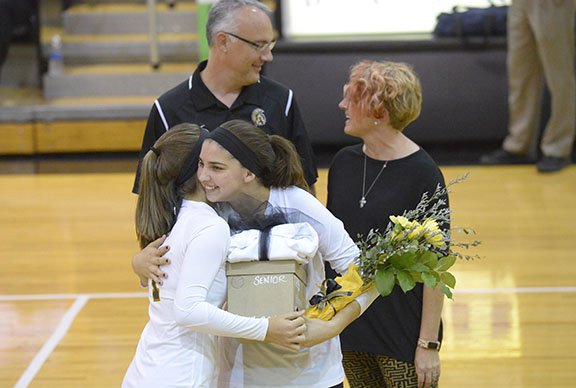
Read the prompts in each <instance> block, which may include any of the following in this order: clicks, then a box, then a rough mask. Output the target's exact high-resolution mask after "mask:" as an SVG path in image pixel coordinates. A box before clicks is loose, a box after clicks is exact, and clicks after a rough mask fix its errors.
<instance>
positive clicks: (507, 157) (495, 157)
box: [480, 148, 534, 164]
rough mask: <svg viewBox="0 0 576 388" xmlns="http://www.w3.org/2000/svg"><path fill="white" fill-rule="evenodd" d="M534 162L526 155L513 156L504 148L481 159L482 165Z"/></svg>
mask: <svg viewBox="0 0 576 388" xmlns="http://www.w3.org/2000/svg"><path fill="white" fill-rule="evenodd" d="M533 162H534V161H533V160H532V159H531V158H529V157H528V156H526V155H519V154H513V153H511V152H508V151H506V150H503V149H502V148H500V149H498V150H496V151H492V152H490V153H488V154H484V155H482V156H481V157H480V163H481V164H525V163H533Z"/></svg>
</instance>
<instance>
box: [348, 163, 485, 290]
mask: <svg viewBox="0 0 576 388" xmlns="http://www.w3.org/2000/svg"><path fill="white" fill-rule="evenodd" d="M467 177H468V174H465V175H464V176H462V177H457V178H456V179H453V180H451V181H450V182H449V183H448V184H447V185H446V186H445V187H441V186H440V185H438V186H437V187H436V190H435V191H434V193H433V194H432V195H431V196H429V195H428V193H424V194H423V195H422V199H421V200H420V202H419V203H418V205H417V206H416V209H413V210H409V211H405V212H404V214H403V215H401V216H391V217H390V221H391V222H390V223H389V224H388V226H387V227H386V230H385V231H384V232H381V231H378V230H372V231H370V233H368V236H366V237H365V238H364V239H363V240H361V241H360V242H359V243H358V245H359V247H360V249H361V253H360V256H358V258H357V259H356V264H357V265H358V271H359V274H360V277H361V278H362V280H363V281H364V284H365V285H369V284H375V285H376V288H377V289H378V292H379V293H380V295H383V296H387V295H389V294H390V293H391V292H392V289H393V288H394V285H395V284H398V285H399V286H400V288H401V289H402V291H404V292H408V291H410V290H411V289H412V288H414V286H415V285H416V283H424V285H426V286H427V287H432V288H434V287H438V288H439V289H440V290H441V291H442V293H444V295H446V296H447V297H448V298H450V299H451V298H452V289H453V288H454V287H455V286H456V278H455V277H454V275H452V274H451V273H450V272H448V270H449V269H450V268H451V267H452V265H454V263H455V262H456V259H457V258H460V259H466V260H470V259H473V258H478V255H474V256H470V255H463V254H462V253H460V252H458V251H457V250H458V249H460V248H464V249H468V248H470V247H475V246H477V245H479V244H480V241H478V240H475V241H473V242H471V243H463V242H457V241H455V240H454V239H453V238H452V233H451V231H450V230H442V226H444V225H449V223H450V214H451V213H452V211H451V210H450V209H449V208H448V207H447V206H446V199H445V198H446V197H447V194H448V193H450V191H449V190H448V188H449V187H450V186H452V185H453V184H456V183H459V182H461V181H463V180H464V179H466V178H467ZM453 229H454V230H455V231H457V232H462V233H465V234H474V233H475V232H474V230H473V229H471V228H460V227H457V226H455V227H454V228H453Z"/></svg>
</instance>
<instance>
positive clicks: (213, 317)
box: [122, 201, 268, 388]
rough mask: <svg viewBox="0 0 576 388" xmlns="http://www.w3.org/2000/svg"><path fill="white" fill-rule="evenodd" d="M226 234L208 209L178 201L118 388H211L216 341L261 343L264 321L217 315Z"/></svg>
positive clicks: (223, 285)
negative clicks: (143, 321)
mask: <svg viewBox="0 0 576 388" xmlns="http://www.w3.org/2000/svg"><path fill="white" fill-rule="evenodd" d="M229 237H230V231H229V228H228V225H227V224H226V222H225V221H224V220H223V219H222V218H220V217H219V216H218V215H217V214H216V212H215V211H214V209H212V208H211V207H210V206H208V205H207V204H205V203H202V202H194V201H184V202H183V204H182V208H181V209H180V212H179V214H178V219H177V222H176V224H175V225H174V228H173V229H172V231H171V232H170V235H169V236H168V238H167V239H166V241H165V243H164V244H165V245H168V246H170V250H169V251H168V253H166V255H165V257H168V258H169V259H170V260H171V264H170V265H167V266H164V267H163V270H164V271H165V272H166V273H167V274H168V278H167V279H166V280H164V284H163V286H159V287H158V288H159V293H160V301H158V302H154V300H153V297H152V286H151V285H150V286H149V299H150V306H149V316H150V321H149V322H148V324H147V325H146V327H145V328H144V330H143V332H142V335H141V337H140V341H139V343H138V348H137V350H136V354H135V356H134V359H133V361H132V363H131V365H130V367H129V368H128V371H127V373H126V376H125V378H124V382H123V384H122V387H126V388H128V387H138V388H142V387H158V386H161V387H214V386H216V381H215V379H216V355H217V340H216V337H215V336H232V337H238V338H245V339H250V340H259V341H261V340H263V339H264V338H265V336H266V331H267V329H268V320H267V319H265V318H249V317H241V316H238V315H234V314H231V313H229V312H227V311H223V310H221V309H220V307H221V306H222V305H223V303H224V301H225V298H226V273H225V267H224V263H225V260H226V254H227V251H228V244H229Z"/></svg>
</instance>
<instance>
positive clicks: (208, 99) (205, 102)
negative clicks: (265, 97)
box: [190, 61, 261, 111]
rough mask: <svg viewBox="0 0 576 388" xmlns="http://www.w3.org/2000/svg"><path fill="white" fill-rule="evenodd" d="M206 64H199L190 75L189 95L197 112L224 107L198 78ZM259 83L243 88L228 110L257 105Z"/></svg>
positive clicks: (203, 62) (204, 62) (206, 62)
mask: <svg viewBox="0 0 576 388" xmlns="http://www.w3.org/2000/svg"><path fill="white" fill-rule="evenodd" d="M207 64H208V61H202V62H200V63H199V64H198V67H197V68H196V70H195V71H194V74H193V75H192V83H191V84H192V88H191V89H190V93H191V95H192V96H193V97H192V103H193V104H194V106H195V107H196V109H197V110H199V111H201V110H204V109H208V108H211V107H216V106H220V107H225V105H224V104H223V103H222V102H221V101H219V100H218V99H217V98H216V97H214V95H213V94H212V92H211V91H210V89H208V87H207V86H206V84H204V81H202V77H200V72H201V71H202V70H204V69H205V68H206V65H207ZM260 82H261V81H258V82H257V83H255V84H252V85H248V86H244V87H243V88H242V91H241V92H240V95H239V96H238V98H237V99H236V101H234V104H232V107H231V108H230V109H234V108H236V107H238V106H242V105H246V104H251V105H258V102H259V101H260V99H259V97H260V90H261V87H260V85H261V83H260Z"/></svg>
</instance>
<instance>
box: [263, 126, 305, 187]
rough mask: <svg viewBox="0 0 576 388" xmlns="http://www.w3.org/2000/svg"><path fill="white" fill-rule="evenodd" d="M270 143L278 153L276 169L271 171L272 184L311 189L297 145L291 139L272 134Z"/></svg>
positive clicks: (275, 161)
mask: <svg viewBox="0 0 576 388" xmlns="http://www.w3.org/2000/svg"><path fill="white" fill-rule="evenodd" d="M270 145H271V146H272V149H273V150H274V153H275V154H276V158H275V159H274V163H273V166H274V169H273V170H272V171H271V175H272V176H271V179H270V186H277V187H289V186H297V187H300V188H301V189H304V190H306V191H310V188H309V187H308V183H307V182H306V179H304V171H303V170H302V162H301V160H300V155H298V152H296V147H294V144H292V142H291V141H289V140H287V139H285V138H283V137H281V136H278V135H271V136H270Z"/></svg>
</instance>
